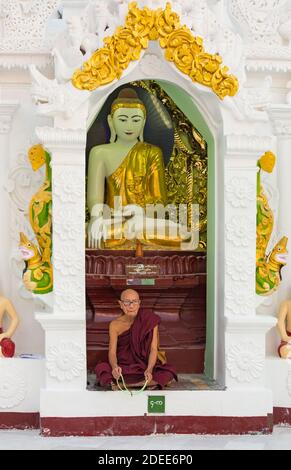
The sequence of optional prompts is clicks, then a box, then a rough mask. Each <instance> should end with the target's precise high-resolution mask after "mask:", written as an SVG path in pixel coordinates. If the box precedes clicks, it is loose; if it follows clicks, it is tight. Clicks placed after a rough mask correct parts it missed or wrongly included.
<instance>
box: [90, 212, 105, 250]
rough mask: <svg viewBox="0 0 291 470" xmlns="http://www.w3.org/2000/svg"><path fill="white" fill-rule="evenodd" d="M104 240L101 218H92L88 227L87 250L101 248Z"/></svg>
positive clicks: (102, 220)
mask: <svg viewBox="0 0 291 470" xmlns="http://www.w3.org/2000/svg"><path fill="white" fill-rule="evenodd" d="M103 238H104V219H103V217H102V216H99V217H92V218H91V220H90V223H89V226H88V246H89V248H93V249H98V248H101V243H102V240H103Z"/></svg>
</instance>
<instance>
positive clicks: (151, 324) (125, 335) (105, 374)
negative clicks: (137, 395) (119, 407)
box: [96, 289, 178, 390]
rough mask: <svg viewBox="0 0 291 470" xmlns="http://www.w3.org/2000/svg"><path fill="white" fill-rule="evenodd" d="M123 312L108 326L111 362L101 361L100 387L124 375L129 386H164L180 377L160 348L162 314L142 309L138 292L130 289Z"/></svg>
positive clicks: (113, 387) (122, 302)
mask: <svg viewBox="0 0 291 470" xmlns="http://www.w3.org/2000/svg"><path fill="white" fill-rule="evenodd" d="M119 305H120V307H121V309H122V311H123V314H122V315H121V316H120V317H118V318H117V319H116V320H114V321H112V322H111V323H110V326H109V354H108V359H109V363H102V364H98V365H97V367H96V376H97V380H98V382H99V383H100V385H101V386H107V385H110V384H111V385H112V389H113V390H117V386H116V384H114V382H113V381H114V380H116V381H117V380H119V379H120V378H121V375H123V378H124V381H125V383H126V385H127V386H130V387H142V386H143V385H144V383H145V381H147V386H148V387H151V388H154V387H156V388H163V387H165V386H166V385H169V384H170V383H171V382H172V381H173V380H174V379H175V380H178V379H177V375H176V372H175V370H174V368H173V367H172V366H171V365H169V364H167V363H166V360H165V356H164V354H163V353H162V352H161V351H159V330H158V328H159V327H158V326H159V324H160V321H161V320H160V317H158V316H157V315H155V314H154V313H149V312H144V311H143V310H142V309H140V298H139V295H138V293H137V292H136V291H134V290H131V289H128V290H126V291H124V292H123V293H122V295H121V300H120V301H119Z"/></svg>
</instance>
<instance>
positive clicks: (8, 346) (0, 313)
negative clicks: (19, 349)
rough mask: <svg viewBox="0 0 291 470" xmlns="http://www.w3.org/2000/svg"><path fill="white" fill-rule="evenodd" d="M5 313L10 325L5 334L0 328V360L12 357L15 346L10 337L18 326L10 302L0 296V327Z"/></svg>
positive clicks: (15, 314) (16, 317) (17, 320)
mask: <svg viewBox="0 0 291 470" xmlns="http://www.w3.org/2000/svg"><path fill="white" fill-rule="evenodd" d="M5 313H7V314H8V316H9V317H10V324H9V327H8V329H7V331H6V332H5V333H3V330H2V328H1V327H0V358H1V357H9V358H11V357H13V356H14V353H15V344H14V342H13V341H12V340H11V337H12V336H13V334H14V333H15V330H16V328H17V326H18V324H19V319H18V316H17V313H16V311H15V309H14V307H13V305H12V304H11V302H10V301H9V300H8V299H6V298H5V297H2V296H0V325H2V321H3V317H4V314H5Z"/></svg>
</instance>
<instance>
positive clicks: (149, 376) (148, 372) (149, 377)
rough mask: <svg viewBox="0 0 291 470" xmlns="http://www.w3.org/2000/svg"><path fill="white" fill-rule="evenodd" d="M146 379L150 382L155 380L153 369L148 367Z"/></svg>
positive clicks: (145, 374)
mask: <svg viewBox="0 0 291 470" xmlns="http://www.w3.org/2000/svg"><path fill="white" fill-rule="evenodd" d="M144 376H145V379H146V381H147V383H148V384H150V383H151V382H152V380H153V371H152V370H151V369H147V370H146V371H145V373H144Z"/></svg>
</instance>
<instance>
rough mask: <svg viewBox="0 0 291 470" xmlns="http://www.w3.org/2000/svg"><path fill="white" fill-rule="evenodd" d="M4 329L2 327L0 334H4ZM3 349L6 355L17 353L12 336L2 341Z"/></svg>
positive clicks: (10, 355)
mask: <svg viewBox="0 0 291 470" xmlns="http://www.w3.org/2000/svg"><path fill="white" fill-rule="evenodd" d="M2 333H3V330H2V329H1V328H0V335H2ZM0 347H1V351H2V354H3V356H4V357H9V358H11V357H13V356H14V353H15V344H14V343H13V341H12V340H11V339H10V338H4V339H2V341H1V343H0Z"/></svg>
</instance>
